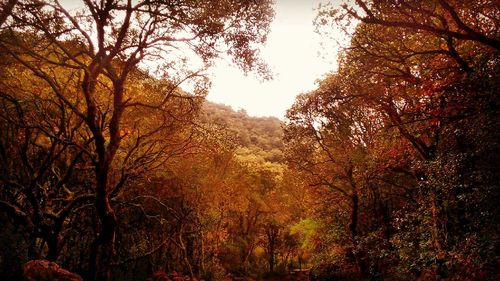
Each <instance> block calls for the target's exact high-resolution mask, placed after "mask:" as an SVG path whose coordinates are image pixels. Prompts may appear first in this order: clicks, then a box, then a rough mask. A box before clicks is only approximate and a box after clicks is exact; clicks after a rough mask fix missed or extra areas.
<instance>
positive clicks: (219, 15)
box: [0, 0, 272, 280]
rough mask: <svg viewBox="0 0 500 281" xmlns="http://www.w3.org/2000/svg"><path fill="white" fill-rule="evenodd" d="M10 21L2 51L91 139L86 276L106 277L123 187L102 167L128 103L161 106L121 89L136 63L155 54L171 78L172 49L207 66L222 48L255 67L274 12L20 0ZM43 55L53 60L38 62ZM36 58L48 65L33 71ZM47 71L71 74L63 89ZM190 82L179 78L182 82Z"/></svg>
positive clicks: (265, 6)
mask: <svg viewBox="0 0 500 281" xmlns="http://www.w3.org/2000/svg"><path fill="white" fill-rule="evenodd" d="M10 16H11V20H10V21H7V24H4V26H3V28H2V29H3V33H7V34H9V36H8V37H9V39H8V40H2V41H1V45H0V46H1V48H2V50H3V51H5V52H8V53H9V54H10V55H11V56H12V57H13V58H14V59H16V60H17V61H19V62H20V63H21V64H23V66H24V67H25V68H26V69H28V70H30V71H31V72H32V73H33V74H34V75H36V76H38V77H39V78H40V79H42V80H43V81H44V82H45V83H47V85H49V87H50V89H51V91H52V92H51V94H52V95H54V96H56V97H58V98H60V99H61V100H63V101H64V103H65V105H66V106H68V107H69V108H71V110H72V112H73V113H74V114H76V115H78V116H79V118H80V119H81V120H83V121H84V124H85V126H86V128H88V130H89V131H90V133H91V135H92V146H91V147H92V148H91V150H90V151H89V153H87V154H88V156H89V157H90V159H91V161H92V163H93V165H94V173H95V194H96V195H95V209H96V213H97V216H98V218H99V229H98V236H97V237H96V240H95V242H94V244H93V246H92V253H91V256H90V261H89V266H90V269H89V271H90V272H89V274H90V275H89V276H90V277H91V279H95V280H109V279H110V271H109V266H110V263H111V259H112V257H113V252H114V239H115V231H116V225H117V220H116V215H115V213H114V210H113V207H112V206H111V204H110V195H111V191H112V190H114V189H115V188H116V187H117V185H121V184H122V183H121V181H119V180H118V181H114V180H113V179H112V178H110V171H111V169H112V167H113V164H114V159H115V156H116V154H117V151H118V150H119V148H120V146H121V142H122V139H123V138H124V135H122V133H121V132H122V129H123V128H122V121H123V115H124V113H125V111H126V110H127V108H129V107H132V106H152V107H158V108H162V106H164V102H165V101H164V100H160V102H159V103H156V104H141V103H137V100H135V97H134V96H129V93H128V92H127V90H126V88H127V85H128V83H130V75H131V73H132V72H133V71H135V70H136V69H137V68H138V67H139V66H140V65H141V63H144V62H145V61H147V60H150V61H151V60H157V59H159V58H161V59H164V64H163V65H162V66H165V68H163V69H161V70H162V72H163V73H164V74H167V73H168V74H169V75H170V76H171V75H173V74H175V71H176V70H178V68H177V69H176V68H175V67H174V64H175V63H178V62H179V61H181V60H179V57H183V56H184V57H187V51H186V52H184V53H172V51H174V50H176V49H177V48H181V49H182V48H185V49H186V50H191V51H192V52H194V53H195V54H196V55H197V56H198V57H200V58H201V59H202V61H203V62H205V63H208V62H210V61H211V59H213V58H214V57H216V56H217V55H219V51H218V48H220V47H223V46H228V51H229V53H230V54H231V55H233V58H234V60H235V62H236V63H237V64H238V65H239V66H241V67H242V68H243V69H245V70H250V69H258V70H263V68H262V67H261V66H262V64H260V63H259V62H258V59H257V50H256V46H255V43H257V44H258V43H262V42H263V41H264V40H265V37H266V36H265V35H266V33H267V27H268V24H269V21H270V19H271V16H272V13H271V8H270V3H269V2H267V1H257V2H246V1H231V2H220V1H209V2H203V3H201V2H196V1H195V2H192V1H181V2H177V3H167V2H162V1H153V2H151V1H145V2H140V3H133V2H132V1H126V2H124V1H114V0H107V1H101V2H99V3H95V2H91V1H83V4H82V8H81V9H80V10H79V11H69V10H67V9H66V8H65V7H64V5H62V4H61V3H60V2H59V1H57V0H54V1H45V2H40V1H19V2H18V3H17V5H16V6H15V7H14V8H13V10H12V12H11V13H10ZM28 34H29V36H27V35H28ZM94 34H95V37H94ZM4 38H5V37H4ZM42 38H44V39H42ZM46 49H50V50H51V51H52V54H53V55H52V56H44V55H43V53H42V52H43V50H46ZM39 61H43V62H44V63H46V64H47V65H49V66H50V67H44V66H40V64H38V63H37V62H39ZM52 67H61V68H63V69H67V70H68V71H71V72H72V73H73V76H72V77H73V79H72V80H71V81H67V82H70V84H69V85H68V84H67V83H62V81H61V80H60V77H59V76H57V75H54V73H53V72H51V71H50V69H51V68H52ZM181 67H182V66H181ZM181 70H185V69H181ZM196 76H197V75H196V73H188V74H187V77H188V78H191V77H196ZM171 80H173V79H171ZM68 88H70V89H71V91H73V94H71V93H70V92H68V90H67V89H68ZM78 97H81V98H82V99H81V100H80V99H78ZM106 97H109V101H110V103H109V104H104V106H108V105H109V106H110V107H109V110H108V108H106V107H104V108H103V104H102V103H101V102H100V100H101V99H102V98H104V99H106Z"/></svg>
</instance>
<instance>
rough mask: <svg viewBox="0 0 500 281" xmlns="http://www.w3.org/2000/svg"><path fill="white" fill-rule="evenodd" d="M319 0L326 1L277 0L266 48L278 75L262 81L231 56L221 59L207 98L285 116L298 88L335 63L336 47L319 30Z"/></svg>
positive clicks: (307, 85) (264, 55)
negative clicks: (245, 71)
mask: <svg viewBox="0 0 500 281" xmlns="http://www.w3.org/2000/svg"><path fill="white" fill-rule="evenodd" d="M320 2H324V1H321V0H277V1H276V4H275V18H274V21H273V22H272V24H271V31H270V33H269V36H268V41H267V43H266V45H265V46H264V47H263V48H262V49H261V52H262V58H263V59H264V61H266V63H267V64H268V65H269V67H270V69H271V70H272V72H273V76H274V79H273V80H271V81H265V82H262V81H261V79H258V78H256V77H255V75H252V74H249V75H248V76H245V75H244V74H243V72H242V71H241V70H239V69H237V68H236V67H235V66H231V64H230V62H229V61H219V62H218V63H217V65H216V66H215V68H214V69H213V70H212V73H211V81H212V88H211V90H210V92H209V94H208V96H207V99H208V100H209V101H213V102H217V103H223V104H227V105H230V106H231V107H233V109H235V110H238V109H244V110H246V111H247V113H248V114H249V115H251V116H275V117H278V118H280V119H283V118H284V115H285V112H286V110H287V109H288V108H289V107H290V106H291V105H292V104H293V102H294V100H295V97H296V96H297V95H298V94H300V93H303V92H307V91H311V90H313V89H315V85H316V84H315V81H316V80H317V79H320V78H322V77H323V76H324V75H325V74H326V73H328V72H332V71H334V70H335V67H336V57H335V56H336V50H332V49H331V48H323V47H322V45H321V42H322V41H321V40H322V39H321V38H320V36H319V35H318V34H316V33H315V32H314V25H313V21H314V18H315V17H316V13H317V12H316V10H315V9H316V8H317V7H318V5H319V3H320ZM323 43H327V42H323ZM327 45H328V44H327Z"/></svg>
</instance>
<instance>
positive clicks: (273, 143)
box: [201, 101, 283, 161]
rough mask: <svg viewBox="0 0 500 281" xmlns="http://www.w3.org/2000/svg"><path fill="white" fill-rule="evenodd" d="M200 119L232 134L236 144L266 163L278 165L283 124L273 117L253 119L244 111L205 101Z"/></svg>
mask: <svg viewBox="0 0 500 281" xmlns="http://www.w3.org/2000/svg"><path fill="white" fill-rule="evenodd" d="M201 115H202V118H203V119H205V121H206V122H208V123H212V124H218V125H221V126H224V127H225V128H227V129H228V130H229V131H230V132H232V133H234V135H235V139H236V144H237V145H239V146H241V147H244V148H246V150H247V151H248V152H252V153H258V154H260V155H261V156H262V157H264V158H265V159H266V160H269V161H281V159H282V148H283V128H282V124H283V123H282V122H281V121H280V120H279V119H278V118H276V117H252V116H249V115H248V114H247V113H246V111H245V110H243V109H240V110H238V111H235V110H234V109H233V108H231V107H230V106H228V105H224V104H219V103H214V102H210V101H205V103H204V105H203V108H202V113H201Z"/></svg>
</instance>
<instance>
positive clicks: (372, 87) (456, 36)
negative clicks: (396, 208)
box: [318, 1, 499, 278]
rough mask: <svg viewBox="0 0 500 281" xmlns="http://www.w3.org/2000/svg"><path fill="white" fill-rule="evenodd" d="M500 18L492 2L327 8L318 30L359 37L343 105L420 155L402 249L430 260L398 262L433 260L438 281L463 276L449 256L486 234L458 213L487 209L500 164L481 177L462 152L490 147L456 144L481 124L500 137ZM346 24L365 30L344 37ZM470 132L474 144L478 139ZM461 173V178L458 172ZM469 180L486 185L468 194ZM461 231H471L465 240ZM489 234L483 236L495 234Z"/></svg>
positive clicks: (346, 70)
mask: <svg viewBox="0 0 500 281" xmlns="http://www.w3.org/2000/svg"><path fill="white" fill-rule="evenodd" d="M498 8H499V7H498V4H497V3H495V2H494V1H434V2H426V3H421V2H417V1H356V2H355V4H352V5H351V4H348V3H346V4H345V5H343V6H342V8H341V9H340V10H338V11H337V12H334V11H333V10H330V9H329V8H324V9H323V12H322V13H321V14H320V21H319V22H318V23H319V24H320V25H322V24H324V25H327V24H328V23H330V22H334V24H335V25H337V26H341V27H343V28H344V29H346V30H351V31H353V33H352V41H351V44H350V46H349V47H348V48H347V49H346V50H345V51H344V53H343V56H342V58H341V60H340V68H339V76H340V77H342V79H341V80H342V81H343V82H342V84H343V85H345V89H346V90H345V93H346V95H345V97H346V98H349V99H351V100H353V101H354V100H357V102H359V104H362V106H368V107H369V108H370V110H373V111H374V112H378V113H380V114H381V115H380V116H381V117H382V120H383V121H382V122H383V123H384V124H386V126H387V127H388V128H392V129H393V130H395V131H396V132H397V133H398V135H399V137H400V138H402V139H404V140H406V141H407V143H408V144H410V145H411V146H412V147H413V149H414V153H415V154H413V153H411V154H410V155H409V156H410V165H409V168H410V169H408V170H407V172H408V174H409V175H410V176H413V177H414V179H415V180H416V181H417V186H418V188H417V189H415V191H414V197H415V199H416V202H417V203H418V205H417V206H416V208H405V209H404V210H405V211H403V212H401V213H400V214H399V216H400V218H404V219H403V220H402V221H405V222H407V223H408V225H406V227H409V228H405V230H404V231H401V232H400V233H398V236H399V237H400V238H401V237H406V238H405V241H406V242H402V244H404V243H408V241H415V240H418V241H421V242H420V243H418V245H417V248H418V249H415V248H414V249H413V250H412V251H413V252H415V251H420V252H421V253H422V257H425V258H421V259H420V260H418V259H413V258H414V257H408V253H409V251H407V252H406V253H403V254H402V255H401V256H402V257H403V259H405V260H412V261H413V264H418V267H419V269H420V270H422V269H423V268H426V267H428V266H429V263H430V261H431V260H432V261H433V263H434V266H435V270H434V274H438V275H447V274H450V275H453V274H462V273H458V271H454V269H453V265H451V264H454V263H455V262H457V260H456V259H455V260H452V259H451V257H450V256H451V255H453V254H454V253H456V252H455V251H454V250H452V249H456V247H457V245H458V244H456V243H459V242H458V241H463V240H466V239H469V238H466V237H470V236H469V235H472V233H473V232H474V231H479V230H477V229H476V230H470V225H469V222H465V221H463V220H462V221H460V222H459V220H457V218H458V217H460V215H458V213H462V212H463V210H465V209H469V207H466V206H470V205H469V203H471V202H472V201H474V200H471V201H469V202H468V203H466V202H465V201H467V200H463V198H465V197H467V196H472V197H474V198H476V199H478V198H482V199H480V200H483V201H482V203H481V204H480V205H482V206H485V207H486V206H489V203H488V202H487V201H488V200H486V199H485V198H484V197H482V196H480V195H479V194H481V193H483V192H484V193H487V194H492V192H493V193H494V191H493V190H495V187H494V185H492V184H491V183H492V181H491V180H492V178H494V177H495V176H492V174H490V172H487V171H491V169H494V167H496V166H497V164H495V163H496V160H494V161H491V164H490V165H484V166H481V168H479V166H475V164H472V163H477V162H475V161H479V160H478V159H477V158H474V157H472V158H474V159H475V160H472V158H470V155H469V156H466V155H468V154H467V153H466V152H465V151H469V150H468V149H465V147H469V148H472V147H475V148H474V149H477V150H476V152H475V153H479V151H483V149H486V150H488V149H487V147H490V144H486V143H483V144H484V145H483V146H482V148H479V147H478V146H476V145H475V143H476V142H477V141H472V139H474V138H475V137H471V138H470V139H469V138H465V137H464V138H463V142H462V145H463V146H462V148H461V149H458V146H455V137H454V136H453V133H451V132H452V131H454V132H456V133H457V134H458V132H460V131H461V129H460V128H462V126H464V125H465V124H472V123H474V124H477V123H476V122H479V121H478V120H483V121H482V122H483V124H484V127H483V126H481V128H482V129H479V130H484V131H488V132H489V133H487V135H495V132H494V131H493V130H492V128H493V127H494V126H492V123H497V122H498V120H497V117H495V113H494V112H495V110H493V109H492V108H491V107H490V106H486V104H489V105H494V106H496V104H498V100H497V99H496V98H495V97H494V95H492V93H493V92H494V91H495V89H496V88H497V87H498V85H497V83H496V82H493V80H491V79H496V78H494V77H496V76H497V74H496V73H498V22H499V19H498ZM349 20H354V23H356V24H358V23H359V24H358V25H357V26H356V27H355V28H354V27H353V26H350V27H352V28H346V27H349ZM351 23H353V22H351ZM465 23H467V24H465ZM486 116H488V117H486ZM485 118H486V119H485ZM485 120H489V121H485ZM491 122H492V123H491ZM487 124H489V125H487ZM477 128H479V127H477ZM487 128H489V129H487ZM470 130H471V135H475V134H476V133H479V131H475V130H473V129H470ZM472 131H474V133H473V132H472ZM466 139H467V140H466ZM483 139H484V140H487V139H489V137H484V138H483ZM469 141H470V142H469ZM486 142H488V143H489V142H490V140H489V141H486ZM465 143H468V144H467V145H466V144H465ZM451 147H454V148H453V149H451ZM469 152H470V151H469ZM481 153H482V152H481ZM459 155H460V156H459ZM462 157H464V158H462ZM489 157H493V158H494V159H497V157H498V155H497V154H496V153H495V152H493V151H492V150H490V156H489ZM443 159H447V160H445V161H443ZM451 159H454V160H451ZM458 159H461V160H458ZM465 159H468V160H465ZM469 161H470V162H469ZM452 163H454V164H452ZM458 163H461V164H458ZM465 163H469V164H465ZM456 165H458V166H460V167H462V168H460V169H463V170H460V169H458V170H457V167H458V166H456ZM430 167H432V168H430ZM465 167H467V168H465ZM469 169H470V170H469ZM459 170H460V171H459ZM465 170H467V171H468V172H465ZM472 171H474V172H472ZM467 173H473V174H474V173H476V174H483V175H484V174H485V173H486V174H489V176H485V177H484V178H483V180H479V181H476V182H475V183H474V184H471V183H469V182H468V181H467V180H465V178H464V175H465V174H467ZM437 174H439V176H436V175H437ZM445 175H446V176H445ZM448 177H449V178H448ZM438 178H439V179H440V180H438ZM444 178H448V180H447V181H446V183H445V182H444V181H442V180H441V179H444ZM458 178H460V179H461V180H457V179H458ZM473 178H475V177H473ZM451 182H453V184H450V183H451ZM463 186H469V187H470V188H472V186H475V188H478V189H477V191H478V193H476V195H471V194H472V193H474V192H472V191H471V190H470V189H469V188H466V189H464V188H463ZM479 190H481V191H479ZM469 192H471V193H469ZM466 194H468V195H466ZM476 196H477V197H476ZM459 198H462V199H459ZM478 200H479V199H478ZM452 202H453V203H452ZM458 202H460V203H458ZM475 202H477V201H475ZM450 204H451V205H450ZM452 205H453V206H454V207H450V206H452ZM486 208H490V207H486ZM489 210H490V211H488V212H490V213H495V212H496V211H493V210H492V209H489ZM462 214H463V213H462ZM452 218H453V219H452ZM476 218H479V217H476ZM491 219H493V218H492V217H489V218H488V219H487V220H488V221H489V220H491ZM472 220H475V219H472ZM479 220H482V219H479ZM410 221H411V222H410ZM398 227H402V226H401V224H399V225H398ZM409 229H411V230H409ZM451 229H453V230H451ZM463 229H469V232H468V234H465V233H464V232H462V230H463ZM486 229H488V227H486V228H484V229H482V230H481V232H482V233H487V232H489V233H491V231H492V230H491V229H489V230H488V231H487V230H486ZM451 237H453V238H451ZM492 239H493V238H492ZM400 242H401V241H400ZM402 244H399V246H402ZM419 247H421V248H419ZM402 248H405V247H404V246H403V247H402ZM452 253H453V254H452ZM478 260H479V259H478ZM479 263H485V264H487V263H488V262H486V261H485V260H482V261H481V262H479ZM416 274H417V275H418V274H419V273H418V270H417V273H416ZM464 274H472V275H474V274H477V272H476V273H470V272H469V273H464ZM466 276H469V277H470V276H471V275H466ZM469 277H467V278H469ZM464 278H465V277H464Z"/></svg>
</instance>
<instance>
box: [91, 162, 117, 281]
mask: <svg viewBox="0 0 500 281" xmlns="http://www.w3.org/2000/svg"><path fill="white" fill-rule="evenodd" d="M106 166H107V165H105V167H104V168H101V169H99V170H98V171H97V172H96V173H97V175H98V176H97V179H98V182H97V192H96V202H95V207H96V211H97V216H98V218H99V224H100V225H99V228H98V234H97V237H96V239H95V241H94V243H93V244H92V249H91V254H90V260H89V262H90V265H89V277H90V278H91V279H90V280H96V281H109V280H111V259H112V258H113V254H114V242H115V232H116V226H117V222H116V215H115V212H114V210H113V208H112V207H111V204H110V202H109V193H108V191H107V175H108V172H107V171H108V169H107V167H106Z"/></svg>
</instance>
